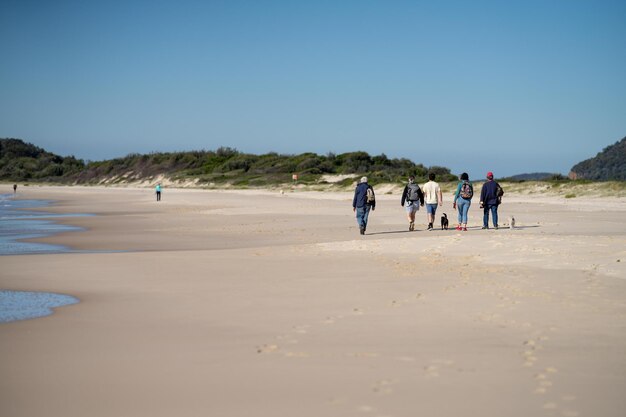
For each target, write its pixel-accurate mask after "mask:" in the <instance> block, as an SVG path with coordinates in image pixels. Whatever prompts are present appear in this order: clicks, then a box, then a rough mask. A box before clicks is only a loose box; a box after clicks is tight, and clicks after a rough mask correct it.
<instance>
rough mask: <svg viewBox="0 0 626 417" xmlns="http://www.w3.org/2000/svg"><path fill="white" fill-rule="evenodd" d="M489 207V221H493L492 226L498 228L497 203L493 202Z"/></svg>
mask: <svg viewBox="0 0 626 417" xmlns="http://www.w3.org/2000/svg"><path fill="white" fill-rule="evenodd" d="M490 209H491V221H493V227H494V228H496V229H497V228H498V205H497V204H494V205H493V206H491V207H490Z"/></svg>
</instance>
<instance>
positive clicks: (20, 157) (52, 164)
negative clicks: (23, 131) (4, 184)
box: [0, 139, 85, 181]
mask: <svg viewBox="0 0 626 417" xmlns="http://www.w3.org/2000/svg"><path fill="white" fill-rule="evenodd" d="M84 168H85V163H84V162H83V161H82V160H79V159H76V158H74V157H73V156H67V157H62V156H58V155H55V154H53V153H50V152H46V151H45V150H43V149H41V148H38V147H36V146H34V145H31V144H30V143H25V142H23V141H21V140H19V139H0V179H2V180H8V181H60V180H63V179H65V178H68V177H71V176H73V175H76V174H78V173H79V172H81V171H82V170H83V169H84Z"/></svg>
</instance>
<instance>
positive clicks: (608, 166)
mask: <svg viewBox="0 0 626 417" xmlns="http://www.w3.org/2000/svg"><path fill="white" fill-rule="evenodd" d="M570 177H571V178H573V179H587V180H594V181H626V137H625V138H623V139H622V140H621V141H619V142H616V143H615V144H613V145H611V146H607V147H606V148H604V150H602V152H600V153H598V154H597V155H596V156H595V157H593V158H590V159H587V160H585V161H582V162H579V163H578V164H576V165H574V166H573V167H572V172H571V173H570Z"/></svg>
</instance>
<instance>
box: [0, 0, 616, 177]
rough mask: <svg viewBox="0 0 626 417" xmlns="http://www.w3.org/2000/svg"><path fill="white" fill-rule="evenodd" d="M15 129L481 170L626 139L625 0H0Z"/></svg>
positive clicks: (65, 150) (119, 152) (3, 92)
mask: <svg viewBox="0 0 626 417" xmlns="http://www.w3.org/2000/svg"><path fill="white" fill-rule="evenodd" d="M0 57H1V61H2V63H1V64H0V137H15V138H20V139H24V140H26V141H28V142H31V143H34V144H35V145H37V146H41V147H43V148H45V149H47V150H50V151H52V152H55V153H59V154H61V155H75V156H76V157H79V158H83V159H90V160H101V159H108V158H113V157H120V156H125V155H126V154H128V153H132V152H138V153H148V152H153V151H156V152H159V151H185V150H200V149H206V150H210V149H216V148H217V147H219V146H230V147H234V148H237V149H238V150H240V151H243V152H250V153H265V152H269V151H275V152H279V153H301V152H305V151H311V152H316V153H320V154H325V153H327V152H335V153H341V152H348V151H356V150H363V151H366V152H369V153H370V154H371V155H376V154H380V153H385V154H386V155H387V156H389V157H406V158H410V159H412V160H413V161H415V162H421V163H423V164H424V165H426V166H431V165H443V166H447V167H449V168H451V169H452V171H453V172H454V173H459V172H462V171H467V172H469V173H470V176H471V177H473V178H477V177H479V178H482V177H483V176H484V174H485V172H486V171H487V170H493V171H494V172H495V173H496V176H505V175H513V174H517V173H523V172H535V171H549V172H562V173H567V172H568V170H569V168H571V167H572V165H574V164H575V163H577V162H579V161H581V160H583V159H586V158H589V157H592V156H595V154H596V153H597V152H599V151H601V150H602V149H603V148H604V147H606V146H608V145H610V144H613V143H615V142H616V141H618V140H620V139H621V138H622V137H624V136H626V1H624V0H618V1H604V0H589V1H578V0H562V1H559V0H541V1H535V0H525V1H518V2H510V1H471V2H470V1H453V0H450V1H445V0H437V1H434V0H429V1H420V0H413V1H392V0H390V1H367V0H358V1H334V0H333V1H325V0H316V1H295V0H294V1H263V0H255V1H238V0H224V1H210V0H207V1H185V0H181V1H158V0H156V1H153V0H150V1H148V0H146V1H133V0H127V1H111V0H107V1H64V0H56V1H32V0H0Z"/></svg>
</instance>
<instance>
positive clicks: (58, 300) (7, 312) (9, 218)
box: [0, 194, 89, 323]
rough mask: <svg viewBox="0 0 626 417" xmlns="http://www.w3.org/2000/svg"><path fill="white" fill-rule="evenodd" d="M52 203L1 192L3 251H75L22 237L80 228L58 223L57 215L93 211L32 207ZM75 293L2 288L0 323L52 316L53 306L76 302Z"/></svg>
mask: <svg viewBox="0 0 626 417" xmlns="http://www.w3.org/2000/svg"><path fill="white" fill-rule="evenodd" d="M48 205H50V201H45V200H15V199H14V198H13V195H12V194H0V255H24V254H37V253H65V252H74V251H73V250H72V249H70V248H67V247H65V246H61V245H49V244H45V243H31V242H21V241H20V239H27V238H37V237H44V236H50V235H52V234H54V233H60V232H69V231H80V230H83V229H82V228H81V227H76V226H67V225H62V224H58V223H55V222H54V220H55V219H59V218H66V217H78V216H89V214H54V213H47V212H43V211H32V210H29V209H33V208H42V207H46V206H48ZM78 302H79V300H78V299H77V298H75V297H72V296H71V295H63V294H54V293H47V292H30V291H9V290H2V289H0V323H8V322H11V321H16V320H26V319H33V318H37V317H44V316H48V315H50V314H52V313H53V310H52V309H53V308H55V307H61V306H65V305H69V304H76V303H78Z"/></svg>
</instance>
